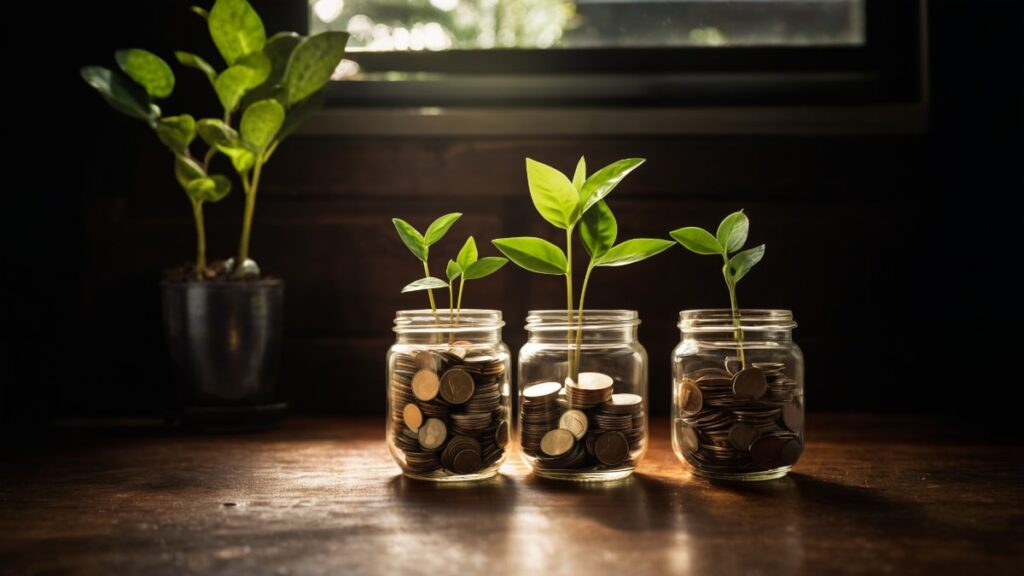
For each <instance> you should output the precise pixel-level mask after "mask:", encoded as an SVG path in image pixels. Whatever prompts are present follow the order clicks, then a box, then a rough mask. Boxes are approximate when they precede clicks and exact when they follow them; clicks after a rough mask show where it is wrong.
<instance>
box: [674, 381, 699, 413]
mask: <svg viewBox="0 0 1024 576" xmlns="http://www.w3.org/2000/svg"><path fill="white" fill-rule="evenodd" d="M679 406H680V410H681V412H682V414H683V416H693V415H694V414H696V413H697V412H700V409H701V408H703V407H704V395H703V394H701V392H700V388H699V387H698V386H697V382H695V381H693V380H690V379H689V378H684V379H683V381H682V387H681V388H680V390H679Z"/></svg>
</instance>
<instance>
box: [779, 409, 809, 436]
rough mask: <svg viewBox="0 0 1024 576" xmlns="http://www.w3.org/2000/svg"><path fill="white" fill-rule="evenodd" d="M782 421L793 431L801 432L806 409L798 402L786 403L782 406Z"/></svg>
mask: <svg viewBox="0 0 1024 576" xmlns="http://www.w3.org/2000/svg"><path fill="white" fill-rule="evenodd" d="M782 421H783V422H784V423H785V424H786V428H789V429H790V430H792V431H793V432H797V433H799V432H800V431H801V430H802V429H803V427H804V411H803V409H801V408H800V406H799V405H798V404H796V403H793V404H786V405H785V406H784V407H783V408H782Z"/></svg>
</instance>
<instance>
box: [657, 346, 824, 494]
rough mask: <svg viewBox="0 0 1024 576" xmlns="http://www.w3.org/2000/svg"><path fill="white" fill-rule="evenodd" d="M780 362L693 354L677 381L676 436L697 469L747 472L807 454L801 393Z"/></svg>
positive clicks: (793, 462)
mask: <svg viewBox="0 0 1024 576" xmlns="http://www.w3.org/2000/svg"><path fill="white" fill-rule="evenodd" d="M785 370H786V366H785V365H784V364H782V363H777V362H752V363H751V364H750V366H749V367H747V368H745V369H744V368H741V366H739V362H738V360H737V359H735V358H728V359H726V361H725V364H724V366H723V363H722V360H721V358H718V359H716V358H714V357H710V356H709V357H706V358H704V357H693V358H690V359H688V360H686V361H684V365H683V369H682V377H681V378H679V379H677V381H676V382H675V386H676V387H677V389H676V394H677V395H678V401H677V406H678V414H677V418H676V422H675V426H676V430H675V432H676V433H675V437H676V441H677V442H678V443H679V445H680V448H681V449H682V452H683V455H684V457H685V458H686V460H687V461H688V462H689V463H690V464H691V465H692V466H693V467H694V468H695V469H696V470H697V471H698V472H701V471H703V472H708V473H711V474H714V473H724V474H744V473H756V472H761V471H767V470H773V469H776V468H780V467H784V466H792V465H793V464H795V463H796V461H797V459H798V458H799V457H800V453H801V452H803V426H804V410H803V393H802V391H801V390H800V386H799V384H798V382H797V381H796V380H794V379H793V378H790V377H789V376H787V375H786V373H785Z"/></svg>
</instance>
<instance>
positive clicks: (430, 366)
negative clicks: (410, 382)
mask: <svg viewBox="0 0 1024 576" xmlns="http://www.w3.org/2000/svg"><path fill="white" fill-rule="evenodd" d="M440 365H441V362H440V358H438V357H437V356H435V355H434V353H433V352H431V351H430V350H421V351H420V352H419V354H417V355H416V368H417V369H419V370H430V371H432V372H437V369H438V367H439V366H440Z"/></svg>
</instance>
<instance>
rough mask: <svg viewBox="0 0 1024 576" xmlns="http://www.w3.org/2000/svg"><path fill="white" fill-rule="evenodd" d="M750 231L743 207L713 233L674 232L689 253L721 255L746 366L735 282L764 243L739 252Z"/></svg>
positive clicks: (759, 256)
mask: <svg viewBox="0 0 1024 576" xmlns="http://www.w3.org/2000/svg"><path fill="white" fill-rule="evenodd" d="M749 231H750V220H749V219H748V218H747V216H746V214H744V213H743V211H742V210H740V211H739V212H733V213H732V214H729V215H728V216H726V217H725V219H723V220H722V223H721V224H719V225H718V231H717V233H716V234H715V235H714V236H712V235H711V233H710V232H708V231H707V230H705V229H703V228H699V227H697V226H687V227H685V228H680V229H678V230H674V231H672V232H671V235H672V237H673V238H675V240H676V242H679V243H680V244H682V245H683V247H684V248H686V249H687V250H689V251H690V252H694V253H696V254H702V255H720V256H721V257H722V260H723V261H724V264H723V265H722V275H723V276H724V277H725V285H726V286H727V287H728V288H729V304H730V306H731V307H732V323H733V326H735V328H736V330H735V332H734V335H735V338H736V344H737V345H738V347H739V355H740V364H741V365H742V367H743V368H744V369H745V368H746V367H747V360H746V356H745V355H744V353H743V331H742V330H741V328H740V315H739V306H738V305H737V303H736V285H737V284H739V281H740V280H742V279H743V277H744V276H746V275H747V273H748V272H750V269H751V268H753V267H754V265H756V264H757V263H758V262H760V261H761V259H762V258H764V244H761V245H760V246H756V247H754V248H750V249H748V250H743V251H742V252H738V251H739V250H740V249H741V248H743V245H744V244H746V243H747V233H748V232H749Z"/></svg>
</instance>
